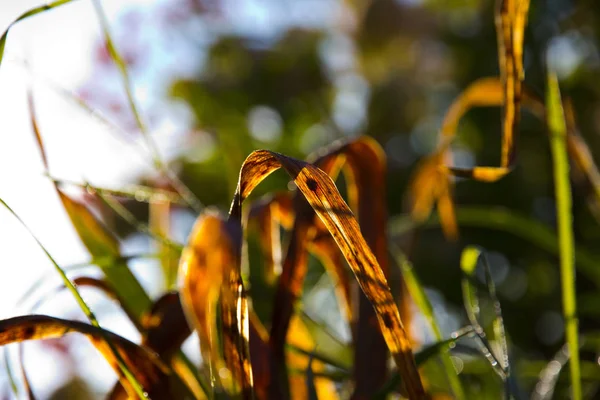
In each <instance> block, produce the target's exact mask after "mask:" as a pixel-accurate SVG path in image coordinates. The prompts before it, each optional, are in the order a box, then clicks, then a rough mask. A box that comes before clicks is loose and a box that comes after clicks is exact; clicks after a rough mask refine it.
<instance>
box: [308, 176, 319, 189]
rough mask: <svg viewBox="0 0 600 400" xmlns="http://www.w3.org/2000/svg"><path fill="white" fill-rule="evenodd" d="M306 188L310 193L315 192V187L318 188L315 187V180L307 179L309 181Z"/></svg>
mask: <svg viewBox="0 0 600 400" xmlns="http://www.w3.org/2000/svg"><path fill="white" fill-rule="evenodd" d="M306 186H308V188H309V189H310V190H311V191H313V192H314V191H316V190H317V186H318V185H317V181H315V180H314V179H312V178H309V179H308V180H307V181H306Z"/></svg>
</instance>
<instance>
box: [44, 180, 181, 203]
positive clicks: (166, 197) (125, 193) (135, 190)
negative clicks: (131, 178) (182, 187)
mask: <svg viewBox="0 0 600 400" xmlns="http://www.w3.org/2000/svg"><path fill="white" fill-rule="evenodd" d="M48 178H49V179H50V180H51V181H52V182H53V183H55V184H57V185H61V186H62V185H68V186H76V187H79V188H81V189H85V190H86V191H87V192H88V193H90V194H96V193H100V194H103V195H105V196H112V197H122V198H125V199H130V200H135V201H137V202H143V203H152V202H154V201H168V202H169V203H173V204H178V205H182V206H183V205H186V204H187V203H186V202H185V201H183V199H182V198H181V196H179V194H177V193H176V192H172V191H170V190H164V189H157V188H153V187H150V186H144V185H127V186H126V187H124V188H122V189H112V188H103V187H98V186H93V185H91V184H89V183H86V182H83V183H81V182H75V181H70V180H66V179H58V178H54V177H52V176H49V175H48Z"/></svg>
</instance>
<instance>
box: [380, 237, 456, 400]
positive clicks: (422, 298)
mask: <svg viewBox="0 0 600 400" xmlns="http://www.w3.org/2000/svg"><path fill="white" fill-rule="evenodd" d="M389 249H390V252H391V253H392V255H393V257H394V258H395V260H396V263H397V264H398V266H400V268H401V269H402V277H403V279H404V282H405V283H406V288H407V289H408V292H409V294H410V297H411V298H412V299H413V301H414V302H415V305H416V306H417V308H418V309H419V311H420V312H421V314H422V315H423V317H425V319H426V320H427V322H428V323H429V326H430V327H431V331H432V333H433V337H434V338H435V341H436V342H442V341H443V340H444V337H443V336H442V329H441V328H440V326H439V325H438V323H437V320H436V319H435V315H434V313H433V306H432V305H431V302H430V301H429V298H428V297H427V295H426V294H425V291H424V290H423V286H421V283H420V282H419V279H418V278H417V276H416V275H415V274H414V271H413V266H412V264H411V263H410V262H409V261H408V260H407V258H406V256H405V255H404V254H403V253H402V251H401V250H400V249H399V248H398V246H396V245H395V244H393V243H391V242H390V243H389ZM440 359H441V360H442V365H443V367H444V369H445V370H446V376H447V377H448V384H449V385H450V389H451V390H452V393H453V394H454V398H455V399H456V400H462V399H465V392H464V390H463V387H462V385H461V383H460V379H459V378H458V374H457V373H456V368H455V367H454V363H453V362H452V359H451V358H450V349H449V348H444V349H442V350H441V351H440Z"/></svg>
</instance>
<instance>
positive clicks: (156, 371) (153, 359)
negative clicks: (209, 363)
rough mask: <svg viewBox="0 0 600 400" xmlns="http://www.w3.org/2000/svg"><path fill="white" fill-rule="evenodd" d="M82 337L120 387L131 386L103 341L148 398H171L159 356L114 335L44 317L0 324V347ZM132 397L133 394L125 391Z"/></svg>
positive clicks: (70, 322)
mask: <svg viewBox="0 0 600 400" xmlns="http://www.w3.org/2000/svg"><path fill="white" fill-rule="evenodd" d="M71 332H75V333H81V334H83V335H85V336H86V337H87V338H88V339H89V340H90V342H91V343H92V344H93V345H94V346H95V347H96V348H97V349H98V351H100V353H102V355H103V356H104V358H105V359H106V360H107V361H108V362H109V364H110V365H111V367H112V368H113V369H114V371H115V372H116V373H117V374H118V375H119V380H120V381H121V384H123V386H125V387H126V388H130V383H129V381H128V380H127V379H125V378H124V377H123V375H122V373H121V369H120V368H119V366H118V365H117V361H116V359H115V357H114V354H113V353H112V351H111V350H110V348H109V346H108V344H107V342H106V340H108V341H110V343H111V344H112V345H113V346H114V347H115V348H116V349H117V351H118V352H119V354H120V355H121V357H122V358H123V360H124V362H125V363H126V365H127V367H128V368H129V370H130V371H131V372H132V373H133V374H134V375H135V377H136V379H137V380H138V382H140V384H142V386H143V387H144V388H145V389H146V390H147V391H148V395H149V397H150V398H154V399H165V398H169V396H170V387H169V386H170V383H169V372H168V369H167V367H166V366H165V365H164V364H163V363H162V361H161V360H160V358H158V356H157V355H156V354H154V353H152V352H150V351H148V350H146V349H144V348H142V347H140V346H138V345H136V344H135V343H132V342H130V341H128V340H127V339H124V338H122V337H120V336H118V335H116V334H114V333H111V332H108V331H104V330H102V329H100V328H96V327H94V326H91V325H88V324H85V323H83V322H78V321H69V320H64V319H59V318H53V317H48V316H45V315H28V316H23V317H15V318H10V319H5V320H3V321H0V346H4V345H6V344H10V343H15V342H23V341H26V340H41V339H49V338H58V337H62V336H64V335H66V334H67V333H71ZM128 392H129V393H132V390H128Z"/></svg>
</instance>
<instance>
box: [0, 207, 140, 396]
mask: <svg viewBox="0 0 600 400" xmlns="http://www.w3.org/2000/svg"><path fill="white" fill-rule="evenodd" d="M0 203H1V204H2V205H3V206H4V207H5V208H6V209H7V210H8V211H9V212H10V213H11V214H12V215H13V216H14V217H15V218H16V219H17V221H19V223H20V224H21V225H22V226H23V227H24V228H25V230H27V232H28V233H29V234H30V235H31V237H32V238H33V240H35V242H36V243H37V244H38V246H39V247H40V248H41V249H42V251H43V252H44V254H45V255H46V257H48V259H49V260H50V262H51V263H52V265H53V266H54V268H55V269H56V271H57V272H58V274H59V275H60V277H61V278H62V280H63V282H64V284H65V286H66V287H67V288H68V289H69V291H70V292H71V294H73V297H74V298H75V301H76V302H77V304H78V305H79V308H81V310H82V311H83V313H84V314H85V315H86V317H87V318H88V319H89V321H90V323H91V324H92V325H93V326H95V327H97V328H100V323H99V322H98V320H97V319H96V316H95V315H94V313H93V312H92V310H91V309H90V307H89V306H88V305H87V303H86V302H85V300H83V297H81V295H80V294H79V292H78V291H77V288H76V287H75V285H74V284H73V282H71V280H70V279H69V277H68V276H67V274H66V273H65V271H64V270H63V269H62V268H61V267H60V266H59V265H58V263H57V262H56V261H55V260H54V258H53V257H52V256H51V255H50V253H49V252H48V250H46V248H45V247H44V246H43V245H42V243H41V242H40V241H39V239H38V238H37V236H35V235H34V234H33V232H32V231H31V230H30V229H29V227H28V226H27V225H26V224H25V223H24V222H23V220H22V219H21V217H19V216H18V215H17V214H16V213H15V212H14V211H13V209H12V208H10V207H9V206H8V204H6V202H4V200H2V199H0ZM103 339H104V340H106V343H107V344H108V346H109V348H110V350H111V351H112V353H113V354H114V357H115V359H116V361H117V364H118V366H119V368H120V369H121V371H122V372H123V375H124V376H125V377H126V378H127V380H128V381H129V383H130V384H131V387H132V388H133V390H134V392H135V394H137V395H138V396H139V398H140V399H145V398H147V397H148V396H147V393H145V392H144V389H143V387H142V385H141V384H140V383H139V382H138V381H137V379H136V377H135V376H134V375H133V374H132V373H131V371H130V370H129V368H127V365H125V362H124V361H123V359H122V358H121V355H120V354H119V352H118V351H117V350H116V349H115V347H114V346H113V345H112V343H110V341H108V340H107V339H106V338H103Z"/></svg>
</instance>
